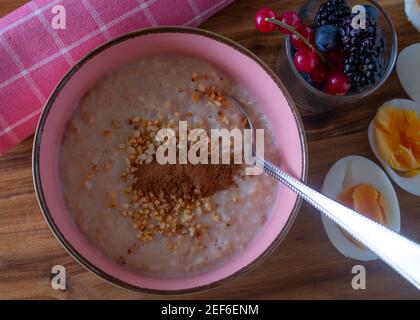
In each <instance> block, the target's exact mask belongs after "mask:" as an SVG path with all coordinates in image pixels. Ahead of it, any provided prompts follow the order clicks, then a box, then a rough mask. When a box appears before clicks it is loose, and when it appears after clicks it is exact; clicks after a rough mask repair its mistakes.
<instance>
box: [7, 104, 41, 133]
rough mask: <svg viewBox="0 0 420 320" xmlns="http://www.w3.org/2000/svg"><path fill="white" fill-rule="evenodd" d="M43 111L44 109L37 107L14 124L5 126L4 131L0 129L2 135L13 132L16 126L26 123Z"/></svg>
mask: <svg viewBox="0 0 420 320" xmlns="http://www.w3.org/2000/svg"><path fill="white" fill-rule="evenodd" d="M41 111H42V108H39V109H36V110H35V111H32V112H31V113H30V114H27V115H26V116H24V117H23V118H22V119H20V120H18V121H16V122H15V123H13V124H12V125H8V126H5V127H4V129H3V130H2V131H0V137H1V136H4V135H5V134H8V133H11V132H13V129H14V128H17V127H19V126H20V125H21V124H23V123H25V122H26V121H28V120H31V119H32V118H33V117H35V116H37V115H38V114H40V113H41ZM0 116H1V114H0Z"/></svg>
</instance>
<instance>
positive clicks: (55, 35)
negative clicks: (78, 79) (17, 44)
mask: <svg viewBox="0 0 420 320" xmlns="http://www.w3.org/2000/svg"><path fill="white" fill-rule="evenodd" d="M29 7H30V8H31V9H32V10H34V11H36V10H38V7H37V5H36V4H35V3H34V2H32V1H31V2H29ZM37 18H38V20H39V21H41V23H42V25H43V26H44V29H45V30H47V32H48V33H49V34H50V36H51V37H52V38H53V39H54V42H55V44H56V45H57V47H58V48H59V49H60V50H63V49H64V48H65V47H66V46H65V45H64V43H63V41H62V40H61V39H60V36H59V35H58V33H57V32H56V31H55V30H53V28H52V26H51V24H50V23H48V21H47V19H46V18H45V16H44V14H43V13H42V12H41V13H40V14H39V15H37ZM64 59H66V61H67V63H68V64H69V66H72V65H73V64H74V59H73V57H72V56H71V55H70V53H69V52H66V53H65V54H64Z"/></svg>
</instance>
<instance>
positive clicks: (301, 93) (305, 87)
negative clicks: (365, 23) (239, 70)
mask: <svg viewBox="0 0 420 320" xmlns="http://www.w3.org/2000/svg"><path fill="white" fill-rule="evenodd" d="M324 2H326V0H310V1H308V2H307V3H306V4H305V5H304V6H303V7H302V8H301V9H300V10H299V11H298V13H299V16H300V18H301V20H302V22H303V23H305V24H309V25H311V24H313V22H314V20H315V16H316V13H317V11H318V8H319V7H320V5H321V4H322V3H324ZM346 2H347V4H348V5H349V6H350V7H353V6H355V5H365V4H369V5H371V6H373V7H374V8H376V10H377V12H378V17H377V25H378V26H379V27H380V28H381V29H382V35H383V37H384V41H385V51H384V69H383V71H382V75H381V78H380V79H378V80H377V81H376V82H375V83H374V84H372V85H371V86H368V87H364V88H363V89H362V90H359V91H354V92H349V94H348V95H346V96H332V95H329V94H327V93H325V92H323V91H321V90H319V89H317V88H315V87H314V86H312V85H311V84H309V83H308V82H307V81H306V80H305V79H304V78H303V76H302V74H301V73H299V71H297V69H296V67H295V65H294V63H293V56H292V46H291V40H290V36H287V37H286V41H285V50H284V51H283V52H281V53H280V57H279V59H278V63H277V73H278V75H279V77H280V78H281V79H282V80H283V81H284V82H285V84H286V86H287V88H288V89H289V92H290V93H291V94H292V96H293V98H294V100H295V102H296V103H297V104H298V105H299V106H300V107H302V108H304V109H307V110H309V111H314V112H322V111H327V110H331V109H333V108H336V107H341V106H343V105H352V104H355V103H357V102H359V101H360V100H362V99H364V98H366V97H367V96H369V95H370V94H372V93H373V92H375V91H376V90H377V89H379V88H380V87H381V86H382V85H383V84H384V82H385V81H386V80H387V79H388V77H389V76H390V74H391V73H392V70H393V68H394V65H395V61H396V59H397V51H398V40H397V33H396V31H395V27H394V25H393V23H392V21H391V19H390V17H389V15H388V14H387V13H386V11H385V10H384V9H383V8H382V7H381V6H380V5H379V4H378V3H377V2H376V1H373V0H372V1H371V0H365V1H360V0H347V1H346Z"/></svg>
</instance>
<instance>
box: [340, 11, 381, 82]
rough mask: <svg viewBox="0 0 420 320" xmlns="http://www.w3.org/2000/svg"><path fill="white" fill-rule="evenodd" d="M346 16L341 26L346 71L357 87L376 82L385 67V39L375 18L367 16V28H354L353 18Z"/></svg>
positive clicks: (352, 16)
mask: <svg viewBox="0 0 420 320" xmlns="http://www.w3.org/2000/svg"><path fill="white" fill-rule="evenodd" d="M354 16H355V15H350V16H349V17H347V18H345V19H344V20H343V21H342V23H341V26H340V36H341V42H342V44H343V48H344V51H345V52H346V53H347V58H346V59H345V60H344V73H345V75H346V76H347V77H348V79H349V80H350V82H351V83H352V85H354V86H356V87H364V86H367V85H371V84H373V83H375V82H376V81H377V80H378V79H379V78H380V76H381V73H382V69H383V52H384V48H385V43H384V39H383V36H382V33H381V30H380V28H379V27H377V25H376V22H375V20H373V19H372V18H370V17H368V16H367V17H366V28H364V29H361V28H359V29H354V28H353V26H352V24H351V23H352V19H353V18H354Z"/></svg>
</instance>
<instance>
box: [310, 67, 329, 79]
mask: <svg viewBox="0 0 420 320" xmlns="http://www.w3.org/2000/svg"><path fill="white" fill-rule="evenodd" d="M330 72H331V71H330V68H328V67H327V66H326V65H325V64H323V63H320V64H318V66H317V67H316V68H315V69H314V71H312V72H311V73H309V77H310V78H311V80H312V81H313V82H316V83H323V82H325V80H327V78H328V75H329V74H330Z"/></svg>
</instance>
